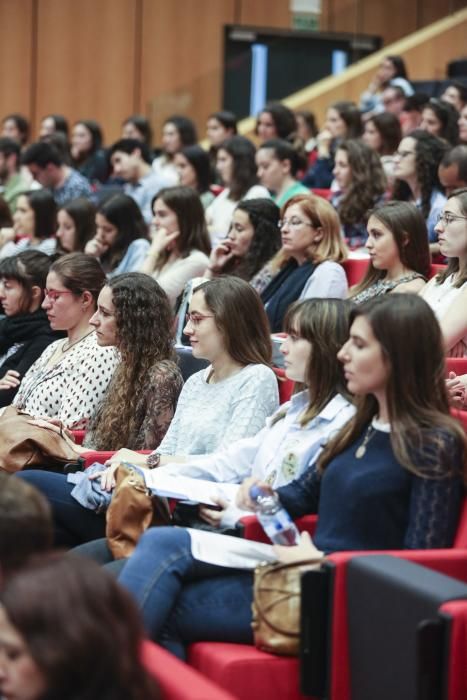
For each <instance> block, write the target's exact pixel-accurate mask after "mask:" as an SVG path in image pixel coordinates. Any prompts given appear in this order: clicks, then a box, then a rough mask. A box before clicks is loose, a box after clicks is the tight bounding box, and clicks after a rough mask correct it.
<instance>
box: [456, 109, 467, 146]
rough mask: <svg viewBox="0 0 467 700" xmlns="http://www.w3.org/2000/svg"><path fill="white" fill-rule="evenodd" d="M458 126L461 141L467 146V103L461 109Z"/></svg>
mask: <svg viewBox="0 0 467 700" xmlns="http://www.w3.org/2000/svg"><path fill="white" fill-rule="evenodd" d="M457 126H458V127H459V143H461V144H464V145H465V146H467V105H464V107H462V109H461V112H460V116H459V120H458V122H457Z"/></svg>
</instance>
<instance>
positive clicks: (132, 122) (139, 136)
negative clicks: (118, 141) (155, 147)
mask: <svg viewBox="0 0 467 700" xmlns="http://www.w3.org/2000/svg"><path fill="white" fill-rule="evenodd" d="M122 139H136V140H137V141H142V142H143V143H145V144H146V146H147V147H148V148H149V149H151V148H152V128H151V124H150V122H149V119H147V118H146V117H144V116H143V115H142V114H133V115H132V116H131V117H128V118H127V119H125V121H124V122H123V124H122Z"/></svg>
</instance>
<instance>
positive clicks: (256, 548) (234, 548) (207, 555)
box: [188, 528, 277, 570]
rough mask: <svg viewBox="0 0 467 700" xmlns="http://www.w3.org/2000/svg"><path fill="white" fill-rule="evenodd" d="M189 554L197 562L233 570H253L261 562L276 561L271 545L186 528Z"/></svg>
mask: <svg viewBox="0 0 467 700" xmlns="http://www.w3.org/2000/svg"><path fill="white" fill-rule="evenodd" d="M188 532H189V533H190V537H191V553H192V555H193V557H194V558H195V559H197V560H198V561H204V562H206V563H207V564H217V566H227V567H229V568H233V569H246V570H249V569H254V568H255V567H256V566H257V565H258V564H261V563H262V562H274V561H277V556H276V554H274V550H273V548H272V545H270V544H263V543H261V542H253V541H251V540H243V539H241V538H240V537H230V536H229V535H218V534H217V533H216V532H208V531H206V530H195V529H193V528H188Z"/></svg>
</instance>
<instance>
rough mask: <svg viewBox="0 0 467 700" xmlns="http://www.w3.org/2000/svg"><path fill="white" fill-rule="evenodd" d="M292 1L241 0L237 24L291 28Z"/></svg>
mask: <svg viewBox="0 0 467 700" xmlns="http://www.w3.org/2000/svg"><path fill="white" fill-rule="evenodd" d="M289 7H290V0H253V1H252V0H240V8H239V11H237V14H238V18H236V19H235V23H236V24H249V25H252V26H257V27H275V28H279V29H287V28H288V27H291V24H292V15H291V13H290V9H289Z"/></svg>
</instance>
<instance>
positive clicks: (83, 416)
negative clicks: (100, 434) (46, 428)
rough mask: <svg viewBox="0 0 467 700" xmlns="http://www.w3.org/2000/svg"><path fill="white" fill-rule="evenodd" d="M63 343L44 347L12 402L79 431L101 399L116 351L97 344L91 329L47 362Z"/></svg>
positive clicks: (116, 357) (27, 410) (113, 363)
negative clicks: (58, 356) (56, 357)
mask: <svg viewBox="0 0 467 700" xmlns="http://www.w3.org/2000/svg"><path fill="white" fill-rule="evenodd" d="M66 342H67V341H66V340H57V341H56V342H55V343H51V344H50V345H49V346H48V348H46V349H45V350H44V352H43V353H42V355H41V356H40V357H39V359H38V360H36V361H35V363H34V364H33V365H32V366H31V368H30V369H29V370H28V371H27V372H26V374H25V375H24V378H23V381H22V382H21V385H20V388H19V390H18V393H17V394H16V396H15V399H14V401H13V405H14V406H16V407H17V408H19V409H20V410H22V411H25V412H26V413H29V414H30V415H32V416H48V417H49V418H58V419H59V420H61V421H62V423H63V424H64V425H65V426H66V427H67V428H69V429H72V430H82V429H84V428H86V426H87V424H88V421H89V419H90V417H91V416H92V414H93V413H94V412H95V411H96V409H97V407H98V405H99V404H100V402H101V401H102V398H103V396H104V393H105V391H106V389H107V386H108V384H109V382H110V380H111V378H112V374H113V372H114V370H115V367H116V366H117V362H118V354H117V351H116V350H115V348H114V347H100V346H99V345H98V344H97V339H96V334H95V333H94V332H92V333H90V334H89V335H87V336H85V337H84V338H83V339H82V340H80V341H79V342H78V343H76V344H75V345H73V346H72V347H71V348H70V349H69V350H68V352H66V353H64V354H63V358H62V359H61V360H60V361H59V362H57V364H54V365H48V362H49V360H50V359H51V358H52V357H53V356H54V353H55V352H56V351H57V350H58V348H59V347H60V346H61V345H63V344H64V343H66Z"/></svg>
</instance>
